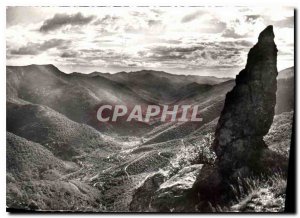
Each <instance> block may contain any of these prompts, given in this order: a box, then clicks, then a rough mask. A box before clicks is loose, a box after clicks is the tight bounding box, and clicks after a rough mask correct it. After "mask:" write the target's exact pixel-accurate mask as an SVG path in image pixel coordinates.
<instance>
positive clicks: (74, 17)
mask: <svg viewBox="0 0 300 218" xmlns="http://www.w3.org/2000/svg"><path fill="white" fill-rule="evenodd" d="M94 18H95V16H93V15H91V16H87V17H85V16H83V15H82V14H81V13H80V12H78V13H77V14H71V15H68V14H55V15H54V17H52V18H50V19H48V20H45V21H44V23H43V25H42V26H41V27H40V32H49V31H52V30H56V29H59V28H61V27H63V26H66V25H72V26H82V25H86V24H88V23H90V22H91V21H92V20H93V19H94Z"/></svg>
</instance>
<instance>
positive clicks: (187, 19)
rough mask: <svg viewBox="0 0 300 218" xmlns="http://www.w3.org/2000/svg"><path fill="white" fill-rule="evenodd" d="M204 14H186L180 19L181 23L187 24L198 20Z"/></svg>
mask: <svg viewBox="0 0 300 218" xmlns="http://www.w3.org/2000/svg"><path fill="white" fill-rule="evenodd" d="M203 14H205V12H204V11H196V12H194V13H192V14H188V15H186V16H184V17H183V18H182V19H181V23H187V22H190V21H192V20H195V19H196V18H198V17H199V16H201V15H203Z"/></svg>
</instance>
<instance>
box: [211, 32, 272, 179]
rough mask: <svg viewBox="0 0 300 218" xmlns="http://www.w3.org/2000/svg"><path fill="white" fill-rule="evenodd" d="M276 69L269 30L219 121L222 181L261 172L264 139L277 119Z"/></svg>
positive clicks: (217, 147)
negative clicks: (239, 175)
mask: <svg viewBox="0 0 300 218" xmlns="http://www.w3.org/2000/svg"><path fill="white" fill-rule="evenodd" d="M276 65H277V48H276V45H275V43H274V33H273V27H272V26H268V27H267V28H266V29H265V30H263V31H262V32H261V33H260V35H259V37H258V42H257V44H256V45H255V46H254V47H253V48H252V49H251V50H250V52H249V54H248V60H247V64H246V67H245V69H243V70H242V71H241V72H240V73H239V75H237V77H236V80H235V82H236V85H235V87H234V88H233V89H232V90H231V91H230V92H229V93H228V94H227V95H226V100H225V104H224V108H223V111H222V113H221V116H220V119H219V121H218V125H217V128H216V132H215V141H214V145H213V146H214V150H215V152H216V155H217V157H218V168H219V171H220V173H221V175H222V177H225V178H228V177H230V176H234V175H237V174H248V172H249V171H256V170H259V168H260V164H261V163H260V161H259V159H260V157H261V155H262V151H263V150H264V148H266V145H265V143H264V141H263V136H264V135H266V134H267V133H268V131H269V128H270V126H271V124H272V121H273V117H274V107H275V104H276V89H277V81H276V77H277V75H278V72H277V67H276Z"/></svg>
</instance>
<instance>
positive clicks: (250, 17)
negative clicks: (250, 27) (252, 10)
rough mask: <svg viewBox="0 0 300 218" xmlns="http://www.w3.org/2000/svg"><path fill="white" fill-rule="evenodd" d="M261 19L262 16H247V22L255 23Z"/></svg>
mask: <svg viewBox="0 0 300 218" xmlns="http://www.w3.org/2000/svg"><path fill="white" fill-rule="evenodd" d="M259 18H260V15H246V22H253V21H255V20H257V19H259Z"/></svg>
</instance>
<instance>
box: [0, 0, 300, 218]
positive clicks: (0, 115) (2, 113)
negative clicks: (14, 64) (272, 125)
mask: <svg viewBox="0 0 300 218" xmlns="http://www.w3.org/2000/svg"><path fill="white" fill-rule="evenodd" d="M299 4H300V1H299V0H298V1H297V0H269V1H268V0H265V1H263V0H251V1H245V0H244V1H243V0H227V1H226V2H225V1H224V0H213V1H212V0H202V1H199V0H198V1H197V0H172V1H171V0H159V1H154V0H109V1H95V0H59V1H57V0H39V1H33V0H14V1H9V0H2V1H1V2H0V5H1V11H0V16H1V17H0V28H1V31H0V36H1V38H2V40H1V42H0V46H1V50H0V51H1V52H0V55H1V56H0V58H1V61H2V64H1V65H0V67H1V68H0V69H1V71H0V72H1V73H0V81H1V85H0V103H1V107H0V123H1V124H0V154H1V155H0V170H1V171H0V173H1V183H0V191H1V193H0V214H1V215H3V216H9V214H8V213H6V206H5V205H6V203H5V202H6V149H5V145H6V140H5V139H6V134H5V132H6V97H5V96H6V94H5V93H6V91H5V84H6V68H5V66H6V44H5V29H6V17H5V10H6V6H253V7H259V6H266V7H269V6H279V7H280V6H291V7H295V8H298V9H299V8H300V7H298V6H299ZM28 16H30V15H28ZM298 17H299V13H298ZM297 30H299V22H297ZM298 38H299V35H298ZM297 44H298V42H297ZM295 52H296V51H295ZM297 54H298V55H297V60H295V61H297V65H298V63H299V50H298V48H297ZM298 68H299V66H298ZM299 80H300V78H299V76H297V84H300V81H299ZM299 98H300V97H299V93H298V90H297V109H298V110H299V102H300V101H299V100H300V99H299ZM298 110H297V115H298V114H299V111H298ZM298 116H299V115H298ZM298 116H297V123H298V121H299V119H298ZM298 133H299V134H300V130H299V128H297V132H296V135H298ZM296 150H297V157H298V158H299V157H300V155H299V153H300V148H297V146H296ZM297 163H299V161H297ZM298 169H299V165H298V164H297V181H299V170H298ZM297 181H296V182H297ZM296 184H297V183H296ZM296 190H297V197H299V187H297V189H296ZM299 202H300V200H299V199H298V200H297V207H296V208H297V209H300V206H299ZM29 215H30V216H31V214H29ZM64 215H66V214H64ZM64 215H58V216H59V217H62V216H64ZM69 215H72V214H69ZM98 215H100V216H103V217H106V216H111V215H104V214H98ZM199 215H201V214H199ZM14 216H19V215H14ZM36 216H38V217H39V216H41V215H36ZM43 216H52V215H51V214H50V215H43ZM78 216H79V217H83V216H86V215H84V214H80V215H78ZM123 216H126V217H131V216H133V215H132V214H128V215H126V214H125V215H123ZM137 216H140V215H137ZM157 216H158V217H162V216H166V215H157ZM167 216H171V215H167ZM182 216H190V215H185V214H184V215H182ZM202 216H203V215H202ZM210 216H218V215H210ZM239 216H245V215H239ZM262 216H267V215H262Z"/></svg>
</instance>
